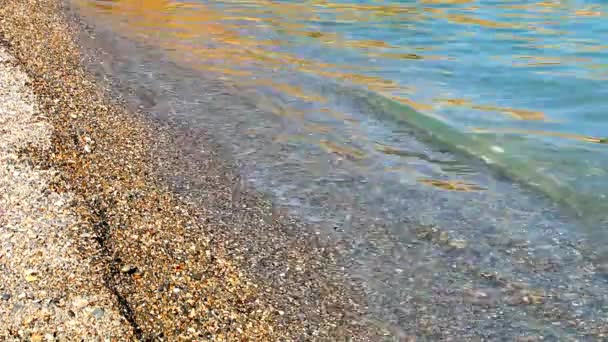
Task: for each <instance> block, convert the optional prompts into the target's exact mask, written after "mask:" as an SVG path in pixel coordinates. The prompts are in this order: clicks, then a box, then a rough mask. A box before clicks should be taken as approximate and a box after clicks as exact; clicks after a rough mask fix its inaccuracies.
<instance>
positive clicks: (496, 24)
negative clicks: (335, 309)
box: [94, 0, 608, 223]
mask: <svg viewBox="0 0 608 342" xmlns="http://www.w3.org/2000/svg"><path fill="white" fill-rule="evenodd" d="M94 4H95V5H96V6H97V7H98V8H102V9H104V10H106V11H107V12H111V13H114V14H120V16H130V17H131V18H130V19H129V21H128V23H127V24H126V25H128V26H129V29H130V30H131V31H132V33H134V34H136V35H146V33H147V35H146V36H147V37H148V38H146V39H147V40H148V41H149V40H150V37H149V33H150V32H157V31H156V29H159V28H160V29H162V30H161V31H160V32H162V33H158V32H157V33H154V36H155V37H156V38H158V44H159V45H161V46H163V47H164V48H166V49H168V50H169V51H172V52H173V53H174V57H175V58H176V59H179V60H180V61H181V62H182V63H188V64H190V65H194V66H197V67H199V68H201V69H204V70H206V71H211V72H217V73H220V74H223V75H224V76H226V77H229V78H231V79H233V80H236V82H238V83H239V84H241V85H243V84H245V85H247V84H248V85H252V86H254V87H256V88H257V89H263V90H264V94H266V95H267V97H268V98H267V99H264V100H260V102H264V103H260V104H259V105H266V108H267V109H270V110H273V111H276V112H280V113H279V115H281V116H285V115H287V116H290V117H292V118H297V117H298V116H299V117H301V118H302V117H305V121H306V122H307V123H311V122H312V124H313V125H312V126H315V127H309V128H310V129H309V131H310V132H307V133H305V134H304V135H308V136H307V137H305V139H307V140H308V142H311V143H315V144H318V145H319V146H320V148H322V149H324V150H325V151H328V152H330V153H342V154H350V157H352V158H354V159H370V160H374V163H376V164H377V163H380V164H384V167H388V168H394V167H395V165H393V164H392V163H391V162H390V161H386V162H384V163H383V162H382V161H379V159H382V158H383V156H382V155H383V154H386V153H385V152H386V151H387V150H393V149H397V150H398V149H399V147H396V146H390V144H386V142H385V141H382V140H383V139H379V138H377V136H378V131H372V128H371V127H363V128H361V124H362V122H364V121H365V119H361V118H360V117H357V115H358V114H362V115H365V116H368V117H372V118H374V119H377V118H380V120H392V121H396V122H402V123H403V124H406V125H410V126H413V127H416V128H417V129H418V130H419V131H420V132H421V134H426V135H428V136H431V139H434V140H436V141H437V142H438V143H440V144H442V145H443V146H444V147H445V148H447V149H448V150H451V151H452V152H463V153H465V154H468V155H471V154H472V155H474V156H475V157H476V158H479V159H481V160H483V161H485V162H487V163H488V164H490V165H492V166H495V167H496V169H498V170H500V172H504V173H505V174H507V175H509V176H511V177H512V178H514V179H516V180H518V181H521V182H523V183H525V184H527V185H530V186H532V187H534V188H536V189H538V190H540V191H542V192H543V193H545V194H548V195H549V196H550V197H551V198H553V199H554V200H557V201H558V202H561V203H563V204H565V205H566V206H567V207H568V208H570V209H573V211H574V212H575V213H576V214H577V215H579V216H582V217H584V218H585V219H587V220H588V221H590V222H594V223H597V222H598V220H599V221H602V220H603V216H604V215H603V214H602V213H603V211H604V210H606V208H608V204H607V203H608V201H607V200H606V196H607V194H608V181H606V170H608V152H607V151H608V145H607V144H606V142H607V140H605V139H606V138H607V137H608V115H607V114H606V111H607V110H608V87H605V86H604V83H605V82H606V80H608V41H607V40H606V38H605V37H608V21H607V20H606V17H607V11H608V5H606V4H602V3H601V2H599V1H578V2H573V1H546V2H538V3H531V2H527V1H466V0H427V1H356V2H353V1H337V2H327V1H297V2H294V1H257V0H255V1H210V2H206V1H196V2H187V1H166V0H165V1H163V0H152V1H97V2H94ZM345 97H368V98H373V99H374V100H373V101H375V102H376V104H377V107H376V108H373V109H372V110H368V111H367V112H366V113H358V112H359V111H358V108H353V107H352V105H345V104H344V103H345V101H344V100H343V99H344V98H345ZM277 99H279V100H280V102H281V103H280V104H277V103H276V101H277ZM353 113H355V114H353ZM311 117H312V119H311ZM332 120H333V121H334V123H331V121H332ZM340 120H342V122H339V121H340ZM345 120H350V121H351V122H350V123H348V124H345V122H346V121H345ZM355 125H358V127H356V128H353V127H352V126H355ZM309 126H311V125H309ZM339 127H342V128H341V129H340V128H339ZM355 130H356V131H357V133H358V134H355V135H353V131H355ZM311 134H312V135H314V136H315V138H313V139H311V138H310V135H311ZM288 135H290V137H288V139H296V140H297V139H300V140H302V137H301V136H294V135H293V134H288ZM379 135H382V134H381V133H379ZM372 137H376V138H372ZM315 139H316V140H315ZM313 140H315V141H313ZM384 140H386V139H384ZM378 143H380V145H381V146H383V147H381V148H380V149H379V148H378ZM386 145H388V146H386ZM337 150H339V151H337ZM393 155H394V154H393ZM418 171H420V170H418ZM414 177H415V178H417V179H423V180H427V179H429V178H432V179H434V180H438V181H440V182H439V183H438V182H427V183H426V184H431V185H435V186H436V185H437V184H440V185H441V187H442V188H443V189H444V190H445V189H447V190H454V189H458V186H453V183H454V182H467V180H466V179H464V180H463V179H462V175H461V174H454V173H453V172H440V173H439V174H436V173H433V174H429V173H425V172H424V171H422V173H421V174H417V175H416V176H414ZM480 186H481V185H480ZM464 190H467V189H464Z"/></svg>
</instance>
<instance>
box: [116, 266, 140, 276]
mask: <svg viewBox="0 0 608 342" xmlns="http://www.w3.org/2000/svg"><path fill="white" fill-rule="evenodd" d="M120 272H122V273H127V274H133V273H135V272H137V266H134V265H124V266H122V267H121V268H120Z"/></svg>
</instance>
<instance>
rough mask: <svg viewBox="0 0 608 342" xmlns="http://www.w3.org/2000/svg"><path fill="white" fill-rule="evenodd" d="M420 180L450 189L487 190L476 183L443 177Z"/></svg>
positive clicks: (443, 188) (463, 190)
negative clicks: (442, 178)
mask: <svg viewBox="0 0 608 342" xmlns="http://www.w3.org/2000/svg"><path fill="white" fill-rule="evenodd" d="M418 181H419V182H420V183H423V184H426V185H430V186H433V187H436V188H439V189H442V190H448V191H462V192H473V191H483V190H486V189H485V188H482V187H480V186H478V185H476V184H472V183H466V182H463V181H450V180H441V179H419V180H418Z"/></svg>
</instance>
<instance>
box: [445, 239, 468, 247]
mask: <svg viewBox="0 0 608 342" xmlns="http://www.w3.org/2000/svg"><path fill="white" fill-rule="evenodd" d="M448 246H450V247H452V248H456V249H464V248H466V247H467V242H466V241H465V240H450V241H449V242H448Z"/></svg>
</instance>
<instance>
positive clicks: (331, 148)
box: [319, 139, 365, 160]
mask: <svg viewBox="0 0 608 342" xmlns="http://www.w3.org/2000/svg"><path fill="white" fill-rule="evenodd" d="M319 146H321V148H322V149H323V150H324V151H325V152H327V153H333V154H336V155H339V156H341V157H343V158H346V159H350V160H360V159H363V158H364V157H365V153H364V152H363V151H361V150H359V149H357V148H354V147H349V146H345V145H342V144H338V143H335V142H332V141H329V140H325V139H324V140H321V141H319Z"/></svg>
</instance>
